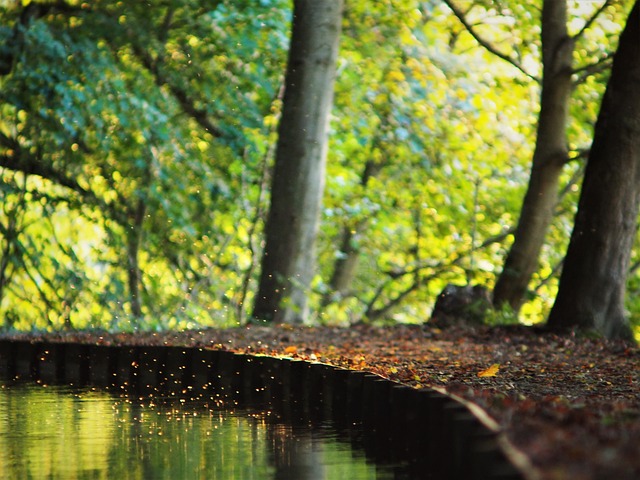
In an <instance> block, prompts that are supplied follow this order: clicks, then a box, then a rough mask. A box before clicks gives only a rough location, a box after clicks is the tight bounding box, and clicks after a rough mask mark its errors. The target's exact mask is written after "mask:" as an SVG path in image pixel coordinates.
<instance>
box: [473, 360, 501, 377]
mask: <svg viewBox="0 0 640 480" xmlns="http://www.w3.org/2000/svg"><path fill="white" fill-rule="evenodd" d="M498 370H500V364H499V363H494V364H493V365H491V366H490V367H489V368H487V369H486V370H482V371H481V372H478V376H479V377H495V376H496V374H497V373H498Z"/></svg>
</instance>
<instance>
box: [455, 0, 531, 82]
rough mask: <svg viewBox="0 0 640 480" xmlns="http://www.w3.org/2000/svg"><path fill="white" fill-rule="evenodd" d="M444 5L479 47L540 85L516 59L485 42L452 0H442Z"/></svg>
mask: <svg viewBox="0 0 640 480" xmlns="http://www.w3.org/2000/svg"><path fill="white" fill-rule="evenodd" d="M444 3H445V4H446V5H447V6H448V7H449V9H450V10H451V11H452V12H453V14H454V15H455V16H456V17H457V18H458V20H459V21H460V23H462V25H463V26H464V28H465V29H466V30H467V32H469V34H470V35H471V36H472V37H473V38H474V39H475V41H476V42H478V44H479V45H480V46H482V47H484V48H485V50H487V51H488V52H489V53H491V54H493V55H495V56H496V57H498V58H501V59H502V60H504V61H505V62H507V63H509V64H510V65H512V66H513V67H515V68H517V69H518V70H520V71H521V72H522V73H523V74H525V75H526V76H527V77H529V78H530V79H531V80H533V81H535V82H537V83H541V79H539V78H538V77H536V76H535V75H532V74H530V73H529V72H527V71H526V70H525V69H524V67H523V66H522V65H521V64H520V62H518V60H517V59H515V58H513V57H511V56H510V55H508V54H506V53H505V52H502V51H500V50H498V48H496V47H495V46H494V45H493V44H492V43H491V42H489V41H488V40H486V39H485V38H483V37H482V36H480V34H479V33H478V32H477V31H476V29H475V28H474V27H473V25H471V24H470V23H469V22H468V21H467V18H466V15H465V14H464V12H463V11H462V10H460V9H459V8H458V7H457V6H456V5H455V4H454V3H453V0H444Z"/></svg>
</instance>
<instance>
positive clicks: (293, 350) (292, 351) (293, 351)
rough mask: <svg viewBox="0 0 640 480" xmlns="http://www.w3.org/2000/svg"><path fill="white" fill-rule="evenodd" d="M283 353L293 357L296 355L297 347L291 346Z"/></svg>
mask: <svg viewBox="0 0 640 480" xmlns="http://www.w3.org/2000/svg"><path fill="white" fill-rule="evenodd" d="M284 353H285V354H287V355H295V354H296V353H298V347H296V346H293V345H291V346H290V347H287V348H285V349H284Z"/></svg>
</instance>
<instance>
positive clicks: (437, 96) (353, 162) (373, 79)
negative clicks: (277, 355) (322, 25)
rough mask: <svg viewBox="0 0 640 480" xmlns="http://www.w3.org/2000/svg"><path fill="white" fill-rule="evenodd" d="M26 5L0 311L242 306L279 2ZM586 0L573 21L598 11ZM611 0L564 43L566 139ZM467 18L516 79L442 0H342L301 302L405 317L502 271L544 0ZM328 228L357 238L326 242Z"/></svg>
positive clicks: (559, 226)
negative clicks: (341, 273) (324, 170)
mask: <svg viewBox="0 0 640 480" xmlns="http://www.w3.org/2000/svg"><path fill="white" fill-rule="evenodd" d="M25 3H26V2H25ZM32 3H33V5H32V6H31V7H29V8H28V9H27V7H23V6H21V4H20V3H12V4H11V5H8V4H3V6H2V7H0V18H1V19H2V22H1V23H2V25H4V26H3V27H2V28H0V112H1V114H0V179H1V182H0V195H1V196H2V197H1V203H2V209H1V210H0V249H1V250H0V255H1V257H0V313H1V314H2V316H3V318H4V327H5V328H49V329H59V328H84V327H106V328H114V329H136V328H146V329H159V328H184V327H197V326H201V325H234V324H237V323H242V322H244V321H245V316H246V310H247V307H248V305H250V304H251V302H252V295H253V291H254V287H255V281H256V275H257V273H258V272H257V263H258V260H259V258H260V254H261V231H262V223H263V220H264V217H265V211H266V209H267V205H268V191H267V190H268V183H269V174H270V165H271V159H272V158H271V157H272V154H273V146H274V142H275V133H274V132H275V126H276V125H277V122H278V118H279V113H280V108H281V98H280V95H281V84H282V78H283V74H284V68H285V62H286V52H287V47H288V35H289V26H290V18H289V17H290V5H289V4H290V2H285V1H283V0H273V1H262V2H245V1H242V2H238V1H231V0H225V1H223V0H220V1H215V2H201V1H199V0H170V1H166V2H160V3H157V2H156V3H152V4H149V3H146V2H142V3H139V2H133V3H131V2H108V1H97V2H91V3H82V4H81V3H77V2H69V3H67V4H65V3H62V2H59V3H43V4H38V3H37V2H32ZM585 3H589V2H576V5H575V11H574V12H573V16H572V19H571V24H570V27H571V30H572V33H574V34H575V33H577V32H580V31H581V29H582V27H583V26H584V24H585V20H586V19H588V18H589V17H590V15H591V14H592V13H593V11H594V10H593V8H592V9H589V8H587V7H584V6H583V7H582V9H580V8H579V7H580V5H578V4H585ZM626 3H628V2H614V4H612V5H611V6H610V7H608V8H607V9H605V11H604V12H602V15H601V16H600V17H598V19H597V20H596V21H595V22H594V23H593V24H592V25H591V26H590V28H589V29H587V30H585V32H584V34H581V36H580V38H579V41H578V42H579V43H578V45H577V48H576V57H577V58H576V61H577V62H578V63H579V64H580V65H584V66H585V69H584V71H583V72H584V73H585V74H586V73H593V75H591V76H586V75H585V77H584V79H582V78H576V80H577V81H578V80H579V81H578V82H577V87H576V92H575V102H574V103H573V106H572V111H571V113H572V121H571V125H570V138H571V140H570V141H571V145H570V148H571V150H572V151H573V153H574V154H575V156H576V157H578V156H579V152H580V151H581V150H582V149H586V148H588V145H589V141H590V138H591V132H592V125H593V122H594V121H595V117H596V114H597V110H598V105H599V98H600V96H601V94H602V91H603V85H604V82H605V81H606V75H607V70H606V66H607V62H606V61H605V62H603V63H599V62H600V60H601V59H602V58H603V56H605V55H607V54H608V53H610V52H611V51H613V46H614V44H615V39H616V35H617V33H618V31H619V28H620V24H621V23H622V22H621V21H620V19H621V18H623V16H624V14H625V8H626ZM27 13H28V15H27ZM468 14H469V15H470V19H471V20H473V21H474V22H475V24H476V25H477V26H478V29H479V32H481V33H482V35H483V36H484V37H485V38H488V39H489V40H491V41H492V42H495V45H496V46H498V47H499V48H501V49H503V51H504V52H506V53H507V54H508V55H510V56H513V57H514V58H518V59H519V61H520V64H521V65H522V66H523V67H525V69H526V71H527V72H529V73H530V75H529V76H527V75H525V74H524V73H523V72H522V71H519V70H518V69H516V68H514V67H513V65H510V64H509V63H507V62H504V61H503V60H501V59H498V58H497V57H495V56H493V55H491V54H490V53H488V52H487V51H486V50H485V49H484V48H482V47H480V46H479V45H478V44H477V42H476V41H475V40H474V39H473V38H472V37H471V36H470V35H469V34H468V33H466V32H465V31H464V29H463V28H462V27H461V25H460V23H459V22H458V21H457V19H455V18H454V17H453V15H452V14H451V11H450V10H449V9H447V8H446V7H445V6H444V5H443V4H441V2H435V1H433V2H417V1H416V2H414V1H404V0H403V1H400V0H386V1H384V2H373V3H371V2H347V6H346V11H345V19H344V31H343V36H342V44H341V51H340V60H339V65H338V79H337V85H336V94H335V108H334V111H333V121H332V124H331V145H330V153H329V164H328V175H327V179H326V195H325V204H324V205H325V210H324V215H323V219H322V226H321V235H320V237H319V240H318V257H319V271H318V275H317V278H316V280H315V282H314V287H313V292H311V294H312V309H313V310H314V311H315V312H316V319H317V320H318V321H322V322H327V323H349V322H356V321H362V320H371V321H373V320H379V321H382V320H384V321H393V322H395V321H402V322H421V321H423V320H425V319H426V318H427V317H428V315H429V309H430V305H431V304H432V303H433V300H434V299H435V297H436V295H437V294H438V293H439V292H440V290H441V289H442V287H443V286H444V285H445V284H446V283H450V282H453V283H461V282H465V281H467V282H472V283H478V284H484V285H488V286H491V284H492V282H493V279H494V277H495V275H496V274H497V273H498V272H499V271H500V269H501V265H502V260H503V257H504V254H505V251H506V248H507V246H508V244H509V241H510V236H509V234H510V232H511V231H512V229H513V228H514V226H515V223H516V221H517V215H518V212H519V208H520V204H521V201H522V194H523V191H524V187H525V185H526V180H527V176H528V171H529V162H530V159H531V153H532V147H533V139H534V135H535V128H536V115H537V108H538V107H537V96H538V84H537V83H536V81H535V77H537V76H539V74H540V72H539V65H540V59H539V57H540V47H539V40H538V36H539V27H538V22H539V19H538V15H539V14H538V2H514V1H513V2H512V1H507V2H501V3H500V8H499V9H498V8H497V7H496V6H495V2H483V1H478V2H474V3H473V6H472V8H471V9H470V10H469V11H468ZM601 66H602V67H603V68H600V67H601ZM579 75H580V74H577V75H576V76H577V77H578V76H579ZM580 167H581V161H580V160H576V161H574V162H572V163H571V164H570V165H569V168H567V170H566V172H565V174H564V179H563V180H564V184H565V185H567V192H568V193H567V195H564V196H563V197H562V202H561V204H560V205H559V207H558V217H557V220H556V222H555V223H554V225H553V228H552V231H551V232H550V235H549V241H548V245H547V247H546V248H545V251H544V252H543V256H542V258H541V264H540V270H539V272H538V274H537V275H536V278H534V285H533V286H532V292H531V301H530V302H529V304H527V305H526V306H525V308H524V309H523V316H524V317H525V320H526V321H528V322H534V321H539V320H541V319H542V317H543V315H544V313H545V312H546V311H547V309H548V308H549V305H550V303H551V301H552V299H553V296H554V294H555V288H556V283H557V272H558V268H557V267H558V265H559V264H560V262H561V260H562V257H563V253H564V251H565V249H566V242H567V239H568V232H569V231H570V228H571V224H572V218H573V214H574V211H575V201H576V193H577V190H578V186H579V184H578V182H577V181H576V179H579V170H580ZM345 231H347V232H350V250H352V251H353V252H354V253H349V252H344V251H342V250H341V249H342V248H343V247H342V246H341V245H340V239H341V238H343V235H344V232H345ZM351 254H354V255H356V256H357V268H356V269H355V271H354V276H353V279H352V281H351V282H350V285H349V288H348V289H347V290H346V291H344V292H339V293H340V294H339V295H335V293H336V292H333V291H332V287H331V277H332V274H333V272H334V270H335V266H336V260H337V259H344V258H346V257H347V256H348V255H351ZM136 272H137V273H138V274H139V279H138V281H134V283H136V284H137V285H138V287H139V295H138V297H139V298H133V293H132V289H131V282H132V279H135V275H132V274H135V273H136ZM634 278H635V277H634ZM332 295H333V296H332ZM136 301H138V302H139V303H140V310H141V311H140V312H139V315H138V314H136V311H135V310H136V306H135V305H136ZM630 308H631V310H632V311H637V310H638V308H640V307H638V306H635V305H634V304H633V303H631V304H630ZM496 315H497V317H496V319H495V321H496V322H503V321H505V319H507V317H508V315H507V314H504V313H497V314H496ZM498 317H499V318H498Z"/></svg>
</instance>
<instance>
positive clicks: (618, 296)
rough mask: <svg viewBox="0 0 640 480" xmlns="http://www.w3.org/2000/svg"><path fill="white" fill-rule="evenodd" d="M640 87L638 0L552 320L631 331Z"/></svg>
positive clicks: (605, 103)
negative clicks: (628, 299) (628, 308)
mask: <svg viewBox="0 0 640 480" xmlns="http://www.w3.org/2000/svg"><path fill="white" fill-rule="evenodd" d="M639 87H640V1H637V2H636V3H635V5H634V7H633V9H632V11H631V13H630V15H629V18H628V20H627V26H626V27H625V29H624V31H623V33H622V35H621V36H620V41H619V45H618V51H617V52H616V55H615V57H614V61H613V67H612V71H611V78H610V79H609V83H608V85H607V90H606V92H605V95H604V97H603V100H602V106H601V108H600V114H599V116H598V121H597V123H596V127H595V133H594V139H593V145H592V147H591V153H590V155H589V160H588V163H587V168H586V171H585V178H584V182H583V186H582V191H581V194H580V201H579V204H578V212H577V214H576V219H575V225H574V229H573V233H572V235H571V241H570V243H569V248H568V250H567V256H566V258H565V262H564V268H563V271H562V275H561V277H560V287H559V290H558V295H557V297H556V301H555V303H554V306H553V308H552V310H551V313H550V315H549V319H548V326H549V327H550V328H554V329H579V330H595V331H596V332H598V333H600V334H602V335H604V336H606V337H609V338H625V339H630V338H632V333H631V329H630V326H629V322H628V320H627V318H626V316H625V312H624V295H625V289H626V279H627V272H628V270H629V262H630V256H631V248H632V245H633V241H634V238H635V233H636V225H637V218H638V207H639V200H640V88H639Z"/></svg>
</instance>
